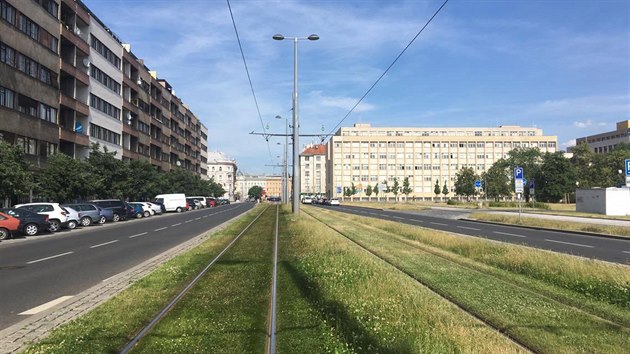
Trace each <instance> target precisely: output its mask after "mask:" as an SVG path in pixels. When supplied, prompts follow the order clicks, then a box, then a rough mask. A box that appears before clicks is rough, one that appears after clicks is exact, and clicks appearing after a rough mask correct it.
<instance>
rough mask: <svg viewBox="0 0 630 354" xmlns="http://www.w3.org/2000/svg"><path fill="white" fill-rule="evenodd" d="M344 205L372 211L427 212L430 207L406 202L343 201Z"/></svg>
mask: <svg viewBox="0 0 630 354" xmlns="http://www.w3.org/2000/svg"><path fill="white" fill-rule="evenodd" d="M341 204H342V205H349V206H357V207H363V208H372V209H385V210H427V209H430V208H429V206H427V205H425V204H419V203H413V202H410V203H405V202H396V203H395V202H387V203H385V202H351V201H349V200H346V201H342V202H341Z"/></svg>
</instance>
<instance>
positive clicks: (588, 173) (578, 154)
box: [571, 143, 597, 188]
mask: <svg viewBox="0 0 630 354" xmlns="http://www.w3.org/2000/svg"><path fill="white" fill-rule="evenodd" d="M571 152H572V153H573V157H571V164H573V166H574V167H575V169H576V172H577V175H576V178H577V182H578V183H579V186H580V187H582V188H591V187H597V186H596V184H595V179H596V177H595V175H596V173H595V171H594V168H593V167H594V166H593V162H594V156H593V155H594V154H593V152H592V151H591V149H590V148H589V147H588V144H587V143H582V144H578V145H577V146H575V147H574V148H573V149H571Z"/></svg>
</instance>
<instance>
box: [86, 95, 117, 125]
mask: <svg viewBox="0 0 630 354" xmlns="http://www.w3.org/2000/svg"><path fill="white" fill-rule="evenodd" d="M90 106H92V107H94V108H96V109H98V110H99V111H101V112H103V113H105V114H107V115H108V116H110V117H112V118H116V119H118V120H120V109H118V108H116V107H114V105H112V104H111V103H109V102H107V101H105V100H104V99H102V98H100V97H98V96H96V95H94V94H90Z"/></svg>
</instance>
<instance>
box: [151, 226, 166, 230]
mask: <svg viewBox="0 0 630 354" xmlns="http://www.w3.org/2000/svg"><path fill="white" fill-rule="evenodd" d="M166 229H168V226H165V227H160V228H159V229H155V230H153V231H162V230H166Z"/></svg>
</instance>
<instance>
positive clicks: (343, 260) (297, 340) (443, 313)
mask: <svg viewBox="0 0 630 354" xmlns="http://www.w3.org/2000/svg"><path fill="white" fill-rule="evenodd" d="M287 225H288V227H289V230H288V231H289V235H288V236H286V237H285V238H284V239H283V243H282V245H283V249H284V250H285V251H284V252H283V258H284V262H285V263H284V265H283V268H284V271H283V273H285V274H288V275H290V277H291V279H292V282H294V283H295V284H299V286H298V288H300V289H301V290H300V293H301V294H302V295H303V297H304V298H305V299H306V301H307V302H308V309H309V310H308V311H307V310H306V309H304V310H303V312H304V313H305V314H306V315H307V316H309V317H310V318H317V317H320V318H323V319H324V321H325V323H326V326H327V327H328V331H327V332H326V333H324V337H330V338H341V339H342V340H343V342H345V347H342V348H338V347H337V348H333V347H319V348H318V347H316V346H312V345H310V344H309V343H316V342H317V338H319V337H312V336H308V335H307V336H306V337H304V336H303V335H304V334H305V333H306V332H308V331H309V328H310V327H311V326H313V324H311V323H310V322H308V321H305V322H303V323H302V322H298V323H294V322H293V321H292V319H294V318H295V315H296V313H294V314H293V316H286V315H283V314H280V315H279V316H280V317H279V320H280V327H279V340H280V342H279V347H278V349H279V351H280V352H291V353H315V352H318V353H319V352H356V353H420V352H424V353H457V352H464V353H507V352H518V351H519V347H517V346H516V345H515V344H514V343H512V342H511V341H509V340H508V339H507V338H506V337H504V336H502V335H501V334H499V333H498V332H496V331H494V330H492V329H490V328H489V327H487V326H485V325H483V324H482V323H481V322H478V321H477V320H475V319H473V318H472V317H470V316H469V315H467V314H465V313H464V312H462V311H461V310H460V309H458V308H457V307H454V306H452V304H450V303H449V302H447V301H445V300H443V299H442V298H440V297H439V296H437V295H435V294H434V293H432V292H431V291H429V290H428V289H426V288H425V287H422V286H419V285H418V283H417V282H415V281H414V280H412V279H411V278H409V277H408V276H406V275H404V274H403V273H401V272H399V271H397V270H395V269H394V268H392V267H391V266H390V265H387V264H385V263H383V262H382V261H380V260H378V259H375V258H374V257H372V256H371V255H369V254H367V253H365V252H364V251H363V250H361V249H359V248H358V247H356V245H354V244H352V243H351V242H349V241H348V240H346V239H345V238H343V237H341V236H339V235H337V234H335V232H333V231H332V230H330V229H329V228H328V227H327V226H325V225H323V224H321V223H319V222H317V221H315V220H314V219H312V218H310V217H308V215H306V214H305V213H302V215H301V217H299V218H294V217H293V218H291V220H290V222H289V223H288V224H287ZM280 296H281V298H283V299H284V300H286V297H285V296H284V295H282V294H281V295H280ZM284 300H283V301H284ZM282 304H284V302H281V306H280V309H282V308H283V305H282ZM304 305H305V306H306V305H307V304H306V303H305V304H304ZM285 308H286V307H285ZM300 323H302V325H300ZM292 324H293V325H292ZM302 326H305V327H307V328H302ZM295 327H297V330H296V328H295ZM343 342H342V343H343ZM304 343H305V344H304Z"/></svg>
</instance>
